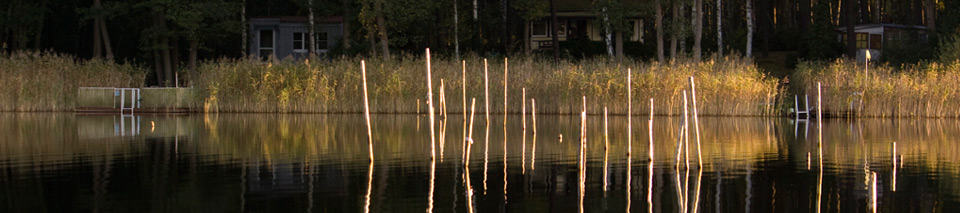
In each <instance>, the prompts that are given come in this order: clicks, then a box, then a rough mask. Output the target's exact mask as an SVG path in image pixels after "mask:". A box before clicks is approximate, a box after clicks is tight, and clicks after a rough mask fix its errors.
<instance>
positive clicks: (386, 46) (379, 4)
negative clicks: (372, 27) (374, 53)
mask: <svg viewBox="0 0 960 213" xmlns="http://www.w3.org/2000/svg"><path fill="white" fill-rule="evenodd" d="M374 7H376V10H377V27H378V28H379V29H378V31H379V34H380V49H381V50H382V51H383V59H384V60H389V59H390V39H389V38H388V37H387V24H386V21H384V19H383V13H384V11H383V0H376V1H375V2H374Z"/></svg>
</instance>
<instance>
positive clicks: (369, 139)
mask: <svg viewBox="0 0 960 213" xmlns="http://www.w3.org/2000/svg"><path fill="white" fill-rule="evenodd" d="M360 70H361V72H362V75H363V114H364V119H366V120H367V145H368V146H369V147H368V149H369V151H370V168H371V169H372V168H373V131H372V130H370V101H369V100H368V98H367V65H366V62H364V61H363V60H361V61H360ZM419 103H420V102H419V101H417V106H420V104H419ZM417 108H418V109H419V107H417ZM418 111H419V110H418ZM371 174H372V173H371ZM368 191H369V190H368ZM367 194H368V196H369V192H368V193H367ZM368 200H369V199H368ZM368 205H369V203H368Z"/></svg>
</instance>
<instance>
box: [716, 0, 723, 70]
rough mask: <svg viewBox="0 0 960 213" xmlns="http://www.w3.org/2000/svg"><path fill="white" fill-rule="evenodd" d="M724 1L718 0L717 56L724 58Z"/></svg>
mask: <svg viewBox="0 0 960 213" xmlns="http://www.w3.org/2000/svg"><path fill="white" fill-rule="evenodd" d="M722 3H723V2H721V0H717V57H720V58H723V19H722V17H723V16H722V15H721V14H723V13H722V12H723V4H722Z"/></svg>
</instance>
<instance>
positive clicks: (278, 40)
mask: <svg viewBox="0 0 960 213" xmlns="http://www.w3.org/2000/svg"><path fill="white" fill-rule="evenodd" d="M314 22H315V24H316V27H315V28H314V36H315V38H316V53H317V54H318V55H321V56H323V55H325V54H326V53H327V52H328V51H329V50H330V49H331V48H333V47H334V46H335V45H336V44H337V42H338V41H339V40H340V39H339V38H340V37H341V36H342V35H343V17H341V16H329V17H317V18H315V20H314ZM308 23H309V22H308V19H307V17H303V16H282V17H260V18H251V19H250V21H249V24H250V26H249V28H248V29H249V30H250V31H249V32H248V33H249V35H250V37H251V39H250V40H249V41H250V44H249V45H250V46H249V48H250V54H251V55H254V56H257V57H260V58H268V57H270V56H273V57H276V58H278V59H284V58H287V57H292V58H294V59H303V58H305V57H306V56H307V54H308V51H307V50H308V48H310V43H309V42H308V40H309V38H310V36H309V32H310V31H309V28H308V27H307V26H308Z"/></svg>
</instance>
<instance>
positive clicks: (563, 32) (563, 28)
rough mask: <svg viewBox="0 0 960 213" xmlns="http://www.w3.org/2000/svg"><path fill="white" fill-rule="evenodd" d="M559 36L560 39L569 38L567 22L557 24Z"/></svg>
mask: <svg viewBox="0 0 960 213" xmlns="http://www.w3.org/2000/svg"><path fill="white" fill-rule="evenodd" d="M557 36H558V37H563V36H567V22H566V21H559V22H557Z"/></svg>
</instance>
